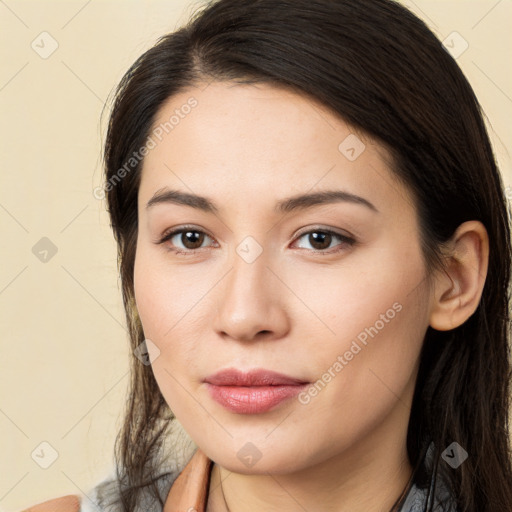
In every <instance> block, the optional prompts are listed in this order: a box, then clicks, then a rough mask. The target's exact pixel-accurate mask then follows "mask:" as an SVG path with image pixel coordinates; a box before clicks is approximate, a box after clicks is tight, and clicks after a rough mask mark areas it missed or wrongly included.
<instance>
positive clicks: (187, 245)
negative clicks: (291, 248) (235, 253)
mask: <svg viewBox="0 0 512 512" xmlns="http://www.w3.org/2000/svg"><path fill="white" fill-rule="evenodd" d="M305 237H307V238H306V240H307V243H309V244H310V245H311V246H312V247H313V248H312V249H308V250H311V251H313V252H317V253H325V254H331V253H333V252H338V251H341V250H343V249H345V248H346V247H347V246H348V247H351V246H352V245H354V244H355V243H356V241H355V240H354V239H353V238H350V237H348V236H346V235H342V234H341V233H337V232H335V231H333V230H331V229H313V230H309V231H306V232H304V233H302V234H301V235H299V236H298V238H297V240H300V239H301V238H305ZM208 238H209V239H211V240H213V238H212V237H210V236H209V235H207V234H206V233H205V232H204V231H201V230H200V229H197V228H195V227H193V226H182V227H180V228H179V229H173V230H171V231H167V232H165V233H164V234H163V235H162V237H161V238H160V239H159V240H158V241H156V242H155V243H156V244H165V243H166V242H171V243H170V244H168V245H170V246H169V247H168V250H169V251H172V252H174V253H176V254H182V255H192V254H194V253H195V252H196V251H197V250H198V249H202V248H204V246H203V243H204V242H205V240H206V239H208ZM173 239H174V240H173ZM335 239H338V240H339V241H341V243H340V244H338V245H337V246H335V247H339V246H341V248H338V249H336V248H335V250H334V251H332V250H329V251H327V250H326V249H332V246H331V244H332V242H333V241H334V240H335ZM179 244H182V247H180V245H179ZM306 249H307V248H306Z"/></svg>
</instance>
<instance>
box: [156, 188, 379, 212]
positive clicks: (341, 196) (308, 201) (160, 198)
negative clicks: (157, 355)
mask: <svg viewBox="0 0 512 512" xmlns="http://www.w3.org/2000/svg"><path fill="white" fill-rule="evenodd" d="M338 202H347V203H353V204H359V205H362V206H365V207H367V208H369V209H370V210H372V211H373V212H376V213H379V210H378V209H377V208H376V207H375V206H374V205H373V204H372V203H371V202H370V201H368V200H367V199H365V198H364V197H361V196H358V195H356V194H352V193H350V192H346V191H344V190H325V191H322V192H314V193H311V194H299V195H295V196H292V197H288V198H286V199H283V200H281V201H278V202H277V203H276V205H275V207H274V211H275V212H276V213H288V212H291V211H296V210H306V209H309V208H312V207H314V206H320V205H324V204H331V203H338ZM165 203H170V204H179V205H184V206H190V207H191V208H196V209H198V210H201V211H204V212H206V213H214V214H217V213H219V208H218V207H217V206H216V205H215V203H214V202H213V201H212V200H211V199H208V198H207V197H203V196H199V195H196V194H189V193H188V192H183V191H180V190H171V189H168V188H163V189H160V190H157V192H155V194H154V195H153V197H152V198H151V199H150V200H149V201H148V203H147V204H146V209H149V208H151V207H153V206H155V205H157V204H165Z"/></svg>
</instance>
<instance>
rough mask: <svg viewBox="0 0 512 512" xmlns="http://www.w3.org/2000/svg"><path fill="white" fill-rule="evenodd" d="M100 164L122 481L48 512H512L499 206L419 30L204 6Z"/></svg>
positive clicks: (126, 104) (120, 107) (151, 72)
mask: <svg viewBox="0 0 512 512" xmlns="http://www.w3.org/2000/svg"><path fill="white" fill-rule="evenodd" d="M105 163H106V181H105V192H106V194H107V201H108V209H109V213H110V216H111V221H112V227H113V230H114V234H115V237H116V240H117V243H118V248H119V262H120V270H121V277H122V282H123V296H124V303H125V308H126V313H127V319H128V325H129V327H130V337H131V343H132V349H133V350H134V355H135V357H134V359H133V368H132V388H131V395H130V399H129V405H128V408H127V413H126V418H125V422H124V425H123V428H122V431H121V432H120V435H119V437H118V440H117V444H116V455H117V466H116V471H117V474H116V475H115V477H114V478H112V479H110V480H107V481H105V482H102V483H101V484H99V485H98V486H97V487H95V488H94V489H93V490H92V492H91V493H88V496H87V497H84V498H83V499H82V504H81V508H80V503H79V498H78V497H67V498H63V499H62V501H58V500H54V501H52V502H50V505H51V507H53V508H52V510H55V509H56V507H57V506H61V507H62V510H63V511H64V510H66V511H67V510H81V511H82V512H85V511H88V510H106V511H134V510H140V511H142V510H144V511H147V510H151V511H153V510H155V511H156V510H162V509H163V510H164V512H177V511H185V510H188V511H190V512H191V511H194V510H202V511H205V510H206V511H207V512H227V511H230V512H242V511H252V510H268V511H272V510H280V511H291V510H293V511H295V510H308V511H312V510H322V511H333V512H334V511H339V510H350V511H351V512H359V511H363V510H364V511H366V512H368V511H382V510H389V511H402V512H411V511H412V512H418V511H432V510H438V511H440V510H446V511H460V512H497V511H504V510H510V504H511V503H512V469H511V457H510V455H511V454H510V441H509V431H508V423H507V415H508V411H509V394H510V370H511V366H510V360H509V347H508V322H509V310H508V286H509V272H510V271H509V269H510V243H509V242H510V233H509V221H508V210H507V205H506V201H505V197H504V193H503V185H502V182H501V179H500V175H499V172H498V170H497V168H496V164H495V160H494V157H493V153H492V149H491V146H490V143H489V139H488V136H487V133H486V130H485V127H484V123H483V121H482V116H481V113H480V109H479V105H478V102H477V100H476V98H475V96H474V93H473V91H472V89H471V87H470V85H469V84H468V82H467V81H466V79H465V78H464V76H463V74H462V72H461V71H460V69H459V68H458V66H457V65H456V63H455V61H454V60H453V58H452V57H451V56H450V55H449V54H448V53H447V52H446V51H445V50H444V48H443V46H442V44H441V43H440V42H439V41H438V40H437V38H436V37H435V36H434V35H433V34H432V32H431V31H430V30H429V29H428V28H427V27H426V26H425V25H424V23H423V22H421V21H420V20H419V19H417V18H416V17H415V16H414V15H413V14H411V13H410V12H409V11H408V10H406V9H405V8H404V7H402V6H401V5H399V4H397V3H395V2H392V1H390V0H334V1H333V0H254V1H240V0H220V1H216V2H212V3H211V4H209V5H208V6H207V7H206V8H205V9H204V10H203V11H202V12H200V13H199V14H198V16H196V18H195V19H194V20H192V21H191V22H190V24H189V25H188V26H186V27H184V28H182V29H180V30H178V31H177V32H175V33H172V34H170V35H167V36H165V37H163V38H162V39H161V40H160V41H159V42H158V43H157V44H156V45H155V47H154V48H152V49H150V50H149V51H148V52H146V53H145V54H144V55H142V56H141V57H140V58H139V59H138V60H137V62H135V64H134V65H133V66H132V68H131V69H130V70H129V71H128V72H127V74H126V75H125V77H124V78H123V80H122V82H121V84H120V85H119V88H118V90H117V94H116V98H115V103H114V106H113V110H112V113H111V116H110V123H109V129H108V133H107V139H106V146H105ZM327 242H329V243H327ZM177 422H179V423H177ZM175 427H183V429H184V431H185V432H186V434H187V435H188V436H189V439H191V440H192V442H193V445H194V446H193V447H194V450H193V454H189V455H188V456H185V457H184V460H183V461H182V462H177V461H178V460H179V451H180V443H179V442H178V441H176V442H175V446H172V447H171V448H169V447H168V446H167V447H166V445H165V443H169V442H170V443H171V444H172V440H174V439H178V437H176V436H174V435H173V434H172V429H174V428H175ZM50 505H48V504H47V505H44V504H43V505H41V506H40V507H45V506H50ZM32 510H34V511H43V510H46V509H44V508H38V507H35V508H33V509H32Z"/></svg>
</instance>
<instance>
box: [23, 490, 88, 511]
mask: <svg viewBox="0 0 512 512" xmlns="http://www.w3.org/2000/svg"><path fill="white" fill-rule="evenodd" d="M22 512H80V497H79V496H78V495H76V494H73V495H71V494H70V495H68V496H62V497H60V498H54V499H52V500H48V501H45V502H44V503H39V504H38V505H34V506H33V507H30V508H27V509H25V510H23V511H22Z"/></svg>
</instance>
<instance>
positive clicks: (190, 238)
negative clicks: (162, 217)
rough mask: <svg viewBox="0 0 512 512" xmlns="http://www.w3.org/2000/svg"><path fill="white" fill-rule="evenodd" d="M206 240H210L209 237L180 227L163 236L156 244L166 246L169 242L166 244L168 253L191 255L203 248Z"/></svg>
mask: <svg viewBox="0 0 512 512" xmlns="http://www.w3.org/2000/svg"><path fill="white" fill-rule="evenodd" d="M206 238H210V239H211V237H210V236H208V235H207V234H206V233H204V232H203V231H201V230H199V229H195V228H191V227H188V228H187V227H182V228H180V229H175V230H173V231H170V232H168V233H166V234H164V235H163V236H162V238H161V239H160V240H159V241H158V242H156V243H157V244H167V242H170V243H168V244H167V246H168V249H169V250H170V251H173V252H176V253H177V254H187V253H190V254H193V253H194V251H196V250H197V249H201V248H202V247H203V243H204V242H205V239H206Z"/></svg>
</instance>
